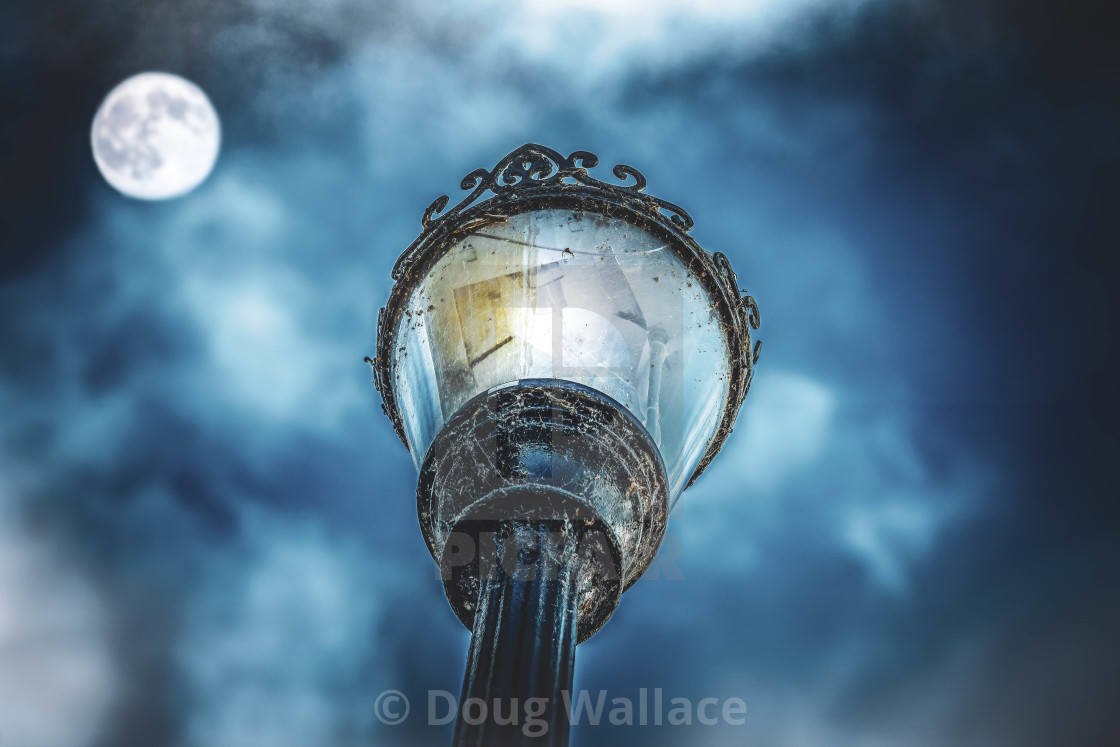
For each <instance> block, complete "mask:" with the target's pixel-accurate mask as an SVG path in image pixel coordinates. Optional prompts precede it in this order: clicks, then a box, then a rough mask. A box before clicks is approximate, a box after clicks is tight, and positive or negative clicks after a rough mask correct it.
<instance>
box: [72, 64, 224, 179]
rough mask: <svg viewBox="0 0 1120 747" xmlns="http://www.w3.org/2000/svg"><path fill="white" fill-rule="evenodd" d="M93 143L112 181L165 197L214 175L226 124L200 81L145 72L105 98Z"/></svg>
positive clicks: (104, 172) (95, 156)
mask: <svg viewBox="0 0 1120 747" xmlns="http://www.w3.org/2000/svg"><path fill="white" fill-rule="evenodd" d="M90 141H91V142H92V144H93V160H94V161H96V162H97V168H98V169H99V170H100V171H101V175H102V176H104V177H105V180H106V181H108V182H109V184H111V185H112V186H113V187H115V188H116V189H117V190H118V191H120V192H122V193H123V194H126V195H128V196H129V197H137V198H140V199H143V200H164V199H167V198H169V197H179V196H180V195H184V194H186V193H187V192H190V191H191V190H192V189H194V188H195V187H197V186H198V185H199V184H201V183H202V181H203V180H204V179H206V177H207V176H208V175H209V174H210V171H211V169H213V168H214V162H215V161H216V160H217V158H218V149H219V147H220V145H221V125H220V124H219V123H218V115H217V113H216V112H215V111H214V107H213V106H212V105H211V104H210V99H208V98H206V94H205V93H203V92H202V90H201V89H200V88H199V87H198V86H196V85H195V84H194V83H191V82H190V81H189V80H186V79H185V78H180V77H179V76H178V75H172V74H170V73H140V74H139V75H134V76H132V77H131V78H129V79H127V80H125V81H124V82H123V83H121V84H120V85H118V86H117V87H116V88H114V89H113V90H112V91H110V92H109V95H108V96H106V97H105V100H104V101H103V102H101V106H100V107H99V108H98V110H97V115H96V116H95V117H94V118H93V128H92V131H91V132H90Z"/></svg>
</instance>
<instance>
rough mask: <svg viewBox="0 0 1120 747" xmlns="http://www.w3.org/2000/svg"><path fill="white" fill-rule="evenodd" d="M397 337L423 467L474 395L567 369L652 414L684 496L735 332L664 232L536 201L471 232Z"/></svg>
mask: <svg viewBox="0 0 1120 747" xmlns="http://www.w3.org/2000/svg"><path fill="white" fill-rule="evenodd" d="M394 340H395V349H394V351H393V352H392V356H393V366H392V370H393V378H394V382H393V383H394V387H395V390H396V391H397V393H398V397H399V401H401V402H407V403H408V406H407V407H405V408H402V412H401V418H402V425H403V429H404V434H405V437H406V439H407V441H408V444H409V448H410V451H411V452H412V456H413V459H414V461H415V462H416V465H417V467H418V468H419V467H420V466H421V464H422V462H423V460H424V456H425V454H426V452H427V450H428V448H429V447H430V446H431V444H432V441H433V439H434V438H435V436H436V433H437V432H438V431H439V430H440V428H441V427H442V426H443V425H444V424H445V423H446V422H447V420H448V418H449V417H450V416H451V415H452V414H453V413H454V412H455V411H456V410H458V409H459V408H460V407H461V406H462V405H464V404H465V403H466V402H467V401H468V400H470V399H471V398H472V397H474V396H475V395H477V394H479V393H481V392H484V391H486V390H488V389H491V388H493V387H495V386H499V385H502V384H506V383H510V382H516V381H518V380H521V379H541V378H553V379H563V380H567V381H573V382H576V383H579V384H583V385H586V386H589V387H592V388H594V389H596V390H598V391H600V392H602V393H603V394H606V395H608V396H609V397H611V398H612V399H614V400H615V401H616V402H618V403H619V404H620V405H622V406H623V407H625V408H627V409H628V410H629V411H630V412H631V413H633V414H634V415H635V416H636V417H637V418H638V420H639V421H641V423H642V424H643V425H644V426H645V427H646V430H647V431H648V432H649V433H650V436H651V437H652V439H653V441H654V443H655V444H656V445H657V447H658V449H659V450H660V452H661V456H662V458H663V459H664V462H665V466H666V471H667V477H668V484H669V492H670V497H671V500H672V501H675V500H676V499H677V498H678V497H679V496H680V494H681V492H682V491H683V490H684V488H685V486H686V485H687V484H688V481H689V479H690V477H691V476H692V474H693V471H694V470H695V469H696V466H697V464H698V463H699V462H700V459H701V458H702V457H703V455H704V453H705V451H706V450H707V448H708V445H709V443H710V442H711V440H712V439H713V438H714V437H715V435H716V431H717V430H718V428H719V424H720V419H721V417H722V414H723V411H724V408H725V406H726V403H727V400H728V396H729V386H730V376H731V373H730V361H729V358H730V352H729V350H728V344H727V335H726V332H725V331H724V329H723V327H722V326H721V321H720V317H719V315H718V313H717V312H716V304H715V303H714V301H713V299H712V298H711V297H709V294H708V292H707V291H706V290H705V288H704V287H703V284H702V283H700V282H699V281H698V280H697V279H696V278H695V277H693V276H692V274H691V273H690V271H689V270H688V268H687V266H686V264H685V262H684V261H683V260H682V259H681V258H680V257H679V256H678V255H677V254H676V253H674V252H673V251H672V250H671V249H669V248H668V247H667V246H666V245H665V243H664V242H663V241H661V240H659V239H658V238H656V237H655V236H654V235H652V234H650V233H648V232H646V231H645V230H643V229H641V228H639V227H637V226H635V225H633V224H631V223H628V222H626V221H623V220H620V219H618V218H614V217H608V216H606V215H602V214H597V213H593V212H588V211H581V210H571V209H559V208H556V209H536V210H530V211H527V212H522V213H517V214H514V215H510V216H506V217H501V218H495V220H493V221H489V222H482V223H481V225H478V226H477V227H475V228H472V229H471V230H469V231H468V232H465V233H462V234H459V235H458V237H457V238H456V239H455V240H454V241H453V242H452V243H451V244H450V245H449V246H448V247H447V249H446V250H445V251H444V252H443V254H442V256H440V258H439V259H438V260H437V261H436V262H435V263H434V264H433V265H432V266H431V269H430V270H428V272H427V274H426V275H425V276H424V278H423V279H422V280H420V281H419V282H417V283H415V286H414V288H413V290H412V291H411V294H410V296H409V297H408V300H407V303H406V304H405V306H404V312H403V313H402V314H401V315H400V317H399V319H398V322H397V328H396V330H395V334H394Z"/></svg>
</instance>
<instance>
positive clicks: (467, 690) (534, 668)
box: [453, 521, 577, 747]
mask: <svg viewBox="0 0 1120 747" xmlns="http://www.w3.org/2000/svg"><path fill="white" fill-rule="evenodd" d="M555 527H556V525H555V523H554V522H527V521H510V522H508V523H504V524H503V526H502V531H500V532H498V533H496V536H494V537H493V538H492V539H493V541H492V542H489V543H487V542H480V550H481V551H482V553H483V555H482V556H481V557H480V562H481V563H483V564H485V565H483V566H482V567H481V568H480V570H482V571H483V572H482V573H481V574H480V584H479V598H478V606H477V608H476V612H475V618H474V626H473V629H472V632H471V647H470V652H469V653H468V656H467V671H466V675H465V676H464V678H463V691H462V695H461V697H460V700H459V703H460V715H459V721H458V724H457V725H456V728H455V737H454V740H453V745H454V747H519V746H521V745H533V746H534V747H544V746H545V745H547V746H549V747H552V746H556V745H559V746H563V745H567V744H568V731H569V723H568V714H567V710H566V707H565V705H566V702H565V699H564V695H563V693H564V692H565V691H567V692H568V693H570V692H571V688H572V675H573V672H574V667H575V651H576V621H577V616H576V607H577V593H576V581H577V578H576V576H577V573H576V572H575V569H574V562H573V558H574V557H575V547H574V545H575V543H576V538H575V534H574V533H564V532H557V531H555ZM487 545H489V547H487ZM487 566H488V567H487ZM482 704H485V705H484V706H483V705H482ZM483 714H485V717H484V718H481V716H482V715H483ZM468 718H469V721H468Z"/></svg>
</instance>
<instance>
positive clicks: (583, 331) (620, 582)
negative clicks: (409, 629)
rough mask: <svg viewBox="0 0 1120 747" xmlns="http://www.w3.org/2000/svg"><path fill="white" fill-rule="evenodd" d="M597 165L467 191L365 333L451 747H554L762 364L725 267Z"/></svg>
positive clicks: (588, 157)
mask: <svg viewBox="0 0 1120 747" xmlns="http://www.w3.org/2000/svg"><path fill="white" fill-rule="evenodd" d="M597 162H598V159H597V158H596V157H595V156H594V155H592V154H590V153H586V152H582V151H577V152H575V153H572V154H571V155H569V156H568V157H566V158H565V157H564V156H562V155H561V154H560V153H558V152H556V151H554V150H551V149H549V148H545V147H542V146H539V145H532V144H529V145H525V146H522V147H521V148H518V149H517V150H515V151H514V152H512V153H510V154H509V155H507V156H506V157H505V158H503V159H502V160H501V161H500V162H499V163H498V164H497V166H495V167H494V168H493V169H492V170H487V169H477V170H475V171H473V172H471V173H470V174H468V175H467V176H466V177H465V178H464V179H463V181H462V184H461V187H462V189H464V190H470V194H469V195H467V197H466V198H465V199H463V200H462V202H460V203H459V204H457V205H456V206H454V207H453V208H451V209H450V210H447V211H446V212H443V214H442V215H440V214H439V213H441V212H442V211H443V210H444V209H445V208H446V207H447V204H448V198H447V197H446V196H444V197H440V198H439V199H437V200H436V201H435V202H433V203H432V204H431V205H430V206H429V207H428V209H427V210H426V211H425V213H424V217H423V231H422V232H421V234H420V236H419V237H418V238H417V239H416V240H415V241H414V242H413V243H412V245H411V246H409V247H408V248H407V249H406V250H405V252H404V253H403V254H402V255H401V257H400V258H399V259H398V260H397V263H396V265H395V266H394V267H393V273H392V276H393V280H394V281H395V282H394V285H393V287H392V289H391V291H390V294H389V300H388V302H387V304H386V306H385V307H384V308H383V309H381V312H380V314H379V316H378V329H377V357H376V359H374V360H372V361H370V362H371V364H372V366H373V369H374V381H375V383H376V385H377V388H378V390H379V391H380V393H381V396H382V398H383V409H384V411H385V413H386V415H388V417H389V419H390V420H391V421H392V424H393V427H394V429H395V430H396V432H397V435H398V436H400V438H401V440H402V441H403V442H404V444H405V445H406V446H407V447H408V449H409V451H410V452H411V453H412V457H413V460H414V462H415V463H416V466H417V468H418V469H419V472H420V477H419V484H418V489H417V512H418V514H419V519H420V527H421V530H422V532H423V535H424V539H425V541H426V542H427V544H428V549H429V550H430V551H431V553H432V557H433V558H434V559H435V561H436V562H437V564H439V567H440V569H441V572H442V578H443V583H444V591H445V593H446V595H447V599H448V601H449V602H450V604H451V607H452V609H453V610H454V612H455V614H456V615H457V616H458V618H459V620H460V621H461V622H462V623H463V624H464V625H465V626H466V627H467V628H468V629H469V630H471V634H472V638H471V646H470V650H469V652H468V655H467V670H466V675H465V677H464V681H463V690H462V697H461V699H460V706H461V709H462V710H461V713H460V717H459V721H458V723H457V727H456V731H455V737H454V744H455V745H485V747H491V746H492V745H500V744H508V745H519V744H552V745H563V744H567V741H568V713H567V711H566V708H565V703H566V701H565V694H566V693H567V692H568V691H570V689H571V685H572V675H573V667H574V661H575V648H576V645H577V643H580V642H582V641H584V640H586V639H587V638H589V637H590V636H591V635H593V634H594V633H595V632H596V631H597V630H598V629H599V628H600V627H601V626H602V625H603V624H604V623H605V622H606V620H607V619H608V618H609V617H610V615H611V613H612V612H613V611H614V609H615V607H616V606H617V604H618V601H619V597H620V595H621V594H622V592H624V591H625V590H626V589H627V588H629V587H630V586H631V585H633V584H634V582H636V581H637V580H638V578H640V577H641V575H642V574H643V572H644V571H645V570H646V568H647V567H648V566H649V564H650V563H651V561H652V560H653V557H654V555H655V554H656V553H657V550H658V548H659V547H660V544H661V539H662V537H663V535H664V532H665V526H666V522H667V517H668V514H669V510H670V509H671V507H672V505H673V504H674V503H675V501H676V500H677V499H678V498H679V497H680V494H681V492H682V491H683V490H684V489H685V488H686V487H687V486H688V485H690V484H692V482H693V481H695V480H696V478H697V477H698V476H699V475H700V473H701V472H703V471H704V469H705V467H707V465H708V463H709V462H710V461H711V460H712V458H713V457H714V456H715V455H716V453H717V452H718V451H719V450H720V448H721V447H722V445H723V443H724V441H725V440H726V438H727V436H728V434H729V433H730V432H731V428H732V425H733V424H734V422H735V417H736V415H737V413H738V410H739V407H740V405H741V404H742V401H743V398H744V396H745V395H746V393H747V390H748V388H749V387H750V381H751V375H752V371H753V366H754V363H755V362H756V361H757V358H758V347H759V345H758V343H757V342H755V343H754V346H753V348H752V345H751V330H752V329H757V328H758V325H759V316H758V307H757V306H756V304H755V302H754V299H753V298H751V297H750V296H747V295H742V294H740V291H739V288H738V284H737V280H736V276H735V273H734V272H733V271H732V270H731V266H730V264H729V263H728V261H727V258H726V257H725V256H724V255H722V254H719V253H716V254H710V253H708V252H707V251H705V250H703V249H701V248H700V247H699V246H698V245H697V244H696V243H695V242H694V241H693V240H692V238H691V237H690V236H689V234H688V231H689V230H690V229H691V228H692V219H691V218H690V217H689V216H688V214H687V213H685V212H684V211H683V210H682V209H680V208H679V207H677V206H676V205H673V204H672V203H669V202H665V201H664V200H661V199H658V198H656V197H652V196H649V195H646V194H645V193H644V189H645V184H646V181H645V178H644V177H643V176H642V175H641V174H640V173H639V172H638V171H637V170H635V169H633V168H631V167H629V166H625V165H618V166H615V167H614V175H615V176H616V177H617V178H618V179H619V180H620V181H621V182H622V183H621V184H613V183H606V182H603V181H600V180H599V179H596V178H594V177H592V176H591V175H589V174H588V171H587V169H589V168H592V167H594V166H595V165H596V164H597ZM487 192H490V193H492V195H491V196H489V197H488V198H484V196H485V195H486V193H487Z"/></svg>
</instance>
